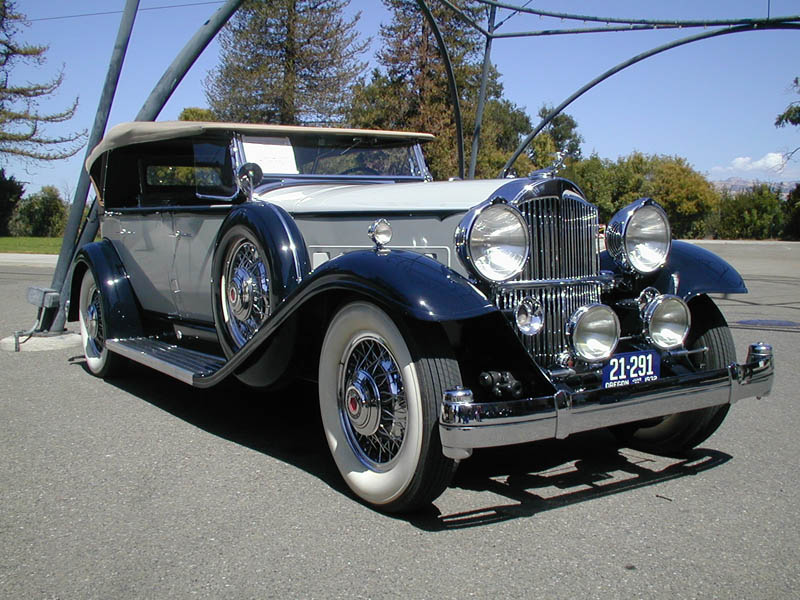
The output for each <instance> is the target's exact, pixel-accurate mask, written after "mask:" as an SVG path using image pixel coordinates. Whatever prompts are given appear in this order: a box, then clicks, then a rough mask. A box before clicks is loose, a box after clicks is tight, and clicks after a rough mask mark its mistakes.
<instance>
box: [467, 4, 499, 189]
mask: <svg viewBox="0 0 800 600" xmlns="http://www.w3.org/2000/svg"><path fill="white" fill-rule="evenodd" d="M496 17H497V9H496V8H495V7H494V6H493V7H492V8H491V10H490V11H489V35H487V36H486V47H485V49H484V52H483V71H482V72H481V90H480V94H479V95H478V109H477V112H476V113H475V129H474V131H473V133H472V149H471V150H470V153H469V175H468V178H469V179H475V167H476V166H477V164H478V150H479V149H480V138H481V125H483V109H484V108H485V106H486V87H487V85H488V83H489V67H491V66H492V35H491V34H492V33H493V32H494V29H495V25H494V21H495V18H496Z"/></svg>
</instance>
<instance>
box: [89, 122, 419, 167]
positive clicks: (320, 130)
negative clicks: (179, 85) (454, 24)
mask: <svg viewBox="0 0 800 600" xmlns="http://www.w3.org/2000/svg"><path fill="white" fill-rule="evenodd" d="M215 131H219V132H227V131H236V132H240V133H243V134H245V135H253V136H257V135H266V136H289V135H292V134H312V135H313V134H324V135H330V136H359V135H362V136H371V137H378V138H386V139H394V140H399V139H405V140H409V141H417V142H428V141H430V140H432V139H434V136H433V135H431V134H430V133H414V132H405V131H381V130H375V129H344V128H337V127H303V126H292V125H262V124H255V123H217V122H205V121H133V122H131V123H121V124H119V125H116V126H114V127H112V128H111V129H110V130H109V131H108V133H107V134H106V135H105V137H104V138H103V139H102V140H101V141H100V143H99V144H98V145H97V146H95V148H94V150H92V152H91V153H90V154H89V157H88V158H87V159H86V168H87V169H90V168H91V166H92V164H94V161H96V160H97V159H98V158H99V157H100V155H102V154H103V153H104V152H107V151H108V150H113V149H114V148H120V147H122V146H129V145H131V144H142V143H145V142H157V141H159V140H169V139H176V138H182V137H191V136H196V135H202V134H205V133H213V132H215Z"/></svg>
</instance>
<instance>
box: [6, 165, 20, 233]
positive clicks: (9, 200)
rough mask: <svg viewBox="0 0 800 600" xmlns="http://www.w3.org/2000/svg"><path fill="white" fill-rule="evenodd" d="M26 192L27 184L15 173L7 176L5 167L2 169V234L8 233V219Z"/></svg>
mask: <svg viewBox="0 0 800 600" xmlns="http://www.w3.org/2000/svg"><path fill="white" fill-rule="evenodd" d="M24 193H25V186H24V185H22V184H21V183H20V182H19V181H17V180H16V179H14V176H13V175H11V176H10V177H6V172H5V169H0V235H8V233H9V232H8V221H9V219H11V215H12V213H13V212H14V208H15V207H16V206H17V203H18V202H19V200H20V198H22V194H24Z"/></svg>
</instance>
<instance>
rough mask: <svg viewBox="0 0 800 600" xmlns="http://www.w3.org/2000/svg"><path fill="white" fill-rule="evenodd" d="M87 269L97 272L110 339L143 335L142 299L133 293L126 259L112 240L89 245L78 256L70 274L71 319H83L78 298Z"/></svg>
mask: <svg viewBox="0 0 800 600" xmlns="http://www.w3.org/2000/svg"><path fill="white" fill-rule="evenodd" d="M87 269H91V271H92V272H93V273H94V278H95V281H96V282H97V286H98V288H100V296H101V298H102V302H103V312H104V315H105V317H106V321H107V322H106V328H107V331H106V338H108V339H113V338H129V337H137V336H141V335H143V329H142V321H141V318H140V316H139V315H140V312H139V302H138V301H137V299H136V295H135V294H134V292H133V286H132V285H131V282H130V279H129V278H128V273H127V272H126V271H125V267H124V266H123V264H122V260H121V259H120V257H119V254H117V251H116V250H115V249H114V246H113V245H112V244H111V242H109V241H108V240H101V241H99V242H92V243H90V244H86V245H85V246H83V247H82V248H81V249H80V250H79V251H78V254H77V255H76V256H75V259H74V260H73V263H72V269H71V275H70V281H71V285H70V305H69V314H68V318H69V320H70V321H77V320H78V318H79V315H78V311H79V307H78V298H79V296H80V289H81V281H82V280H83V275H84V273H86V270H87Z"/></svg>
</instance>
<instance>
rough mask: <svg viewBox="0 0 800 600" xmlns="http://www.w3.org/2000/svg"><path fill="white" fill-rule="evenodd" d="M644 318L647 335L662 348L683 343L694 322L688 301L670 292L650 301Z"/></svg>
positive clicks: (643, 313) (643, 312)
mask: <svg viewBox="0 0 800 600" xmlns="http://www.w3.org/2000/svg"><path fill="white" fill-rule="evenodd" d="M642 320H643V321H644V334H645V336H646V337H647V339H648V340H650V341H651V342H652V343H653V344H655V345H656V346H658V347H659V348H661V349H662V350H671V349H672V348H677V347H678V346H680V345H682V344H683V341H684V340H685V339H686V335H687V334H688V333H689V326H690V325H691V323H692V319H691V316H690V313H689V307H688V306H687V305H686V302H684V301H683V300H681V299H680V298H678V297H677V296H672V295H669V294H665V295H663V296H658V297H657V298H654V299H653V300H651V301H650V302H648V303H647V306H645V308H644V310H643V311H642Z"/></svg>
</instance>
